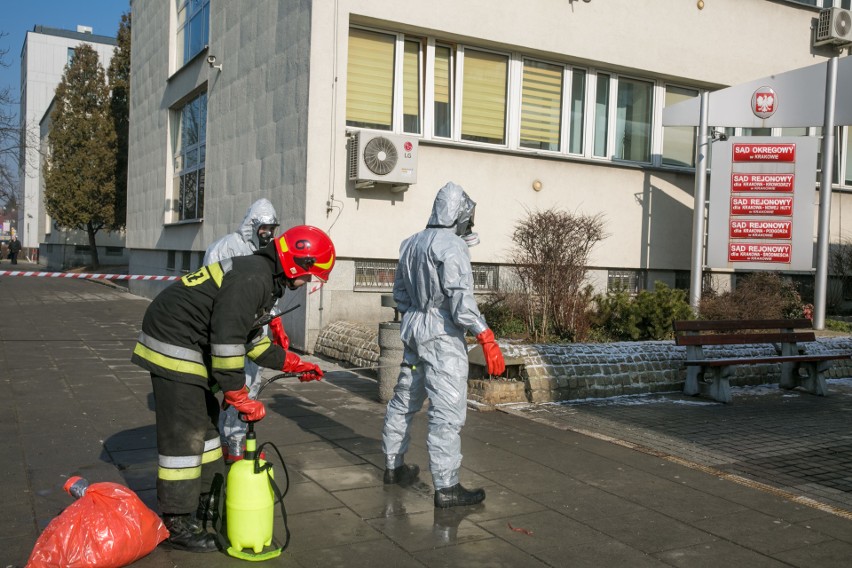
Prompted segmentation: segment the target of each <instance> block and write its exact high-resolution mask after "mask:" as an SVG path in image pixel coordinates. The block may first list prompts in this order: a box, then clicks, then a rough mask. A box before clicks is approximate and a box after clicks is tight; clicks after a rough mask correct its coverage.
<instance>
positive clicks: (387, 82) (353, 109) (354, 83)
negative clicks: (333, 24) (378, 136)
mask: <svg viewBox="0 0 852 568" xmlns="http://www.w3.org/2000/svg"><path fill="white" fill-rule="evenodd" d="M395 46H396V36H394V35H390V34H383V33H377V32H371V31H366V30H360V29H357V28H352V29H350V30H349V62H348V64H347V76H348V79H347V84H346V124H347V125H348V126H359V127H363V128H374V129H376V130H392V129H393V82H394V52H395Z"/></svg>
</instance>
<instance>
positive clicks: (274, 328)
mask: <svg viewBox="0 0 852 568" xmlns="http://www.w3.org/2000/svg"><path fill="white" fill-rule="evenodd" d="M269 331H270V332H271V333H272V343H274V344H275V345H277V346H279V347H281V348H282V349H284V350H286V349H288V348H289V347H290V338H289V337H287V332H286V331H284V324H283V323H281V318H280V317H279V318H273V319H272V321H270V322H269Z"/></svg>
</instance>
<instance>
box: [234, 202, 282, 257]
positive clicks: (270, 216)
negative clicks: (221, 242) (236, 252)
mask: <svg viewBox="0 0 852 568" xmlns="http://www.w3.org/2000/svg"><path fill="white" fill-rule="evenodd" d="M261 225H276V226H277V225H278V216H277V215H276V214H275V207H273V206H272V202H270V201H269V200H268V199H266V198H261V199H258V200H257V201H255V202H254V203H252V204H251V205H250V206H249V208H248V210H247V211H246V218H245V219H243V222H242V224H241V225H240V228H239V229H237V232H238V233H239V234H240V236H242V238H243V240H244V241H245V242H247V243H251V244H252V245H254V247H253V248H254V250H259V249H261V248H263V247H264V246H265V245H266V243H261V242H260V240H259V239H258V235H257V230H258V229H259V228H260V227H261Z"/></svg>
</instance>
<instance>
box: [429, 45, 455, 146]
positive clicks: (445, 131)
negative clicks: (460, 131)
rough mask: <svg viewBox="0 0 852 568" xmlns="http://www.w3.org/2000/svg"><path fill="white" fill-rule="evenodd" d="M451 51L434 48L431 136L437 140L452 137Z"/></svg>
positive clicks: (440, 46)
mask: <svg viewBox="0 0 852 568" xmlns="http://www.w3.org/2000/svg"><path fill="white" fill-rule="evenodd" d="M453 73H454V68H453V50H452V49H451V48H449V47H447V46H445V45H436V46H435V87H434V89H435V91H434V94H435V108H434V113H435V116H434V118H433V124H434V131H433V134H434V135H435V136H437V137H439V138H450V137H451V136H452V135H453V89H454V87H453V85H454V83H453Z"/></svg>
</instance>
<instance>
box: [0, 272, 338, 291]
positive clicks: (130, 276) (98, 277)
mask: <svg viewBox="0 0 852 568" xmlns="http://www.w3.org/2000/svg"><path fill="white" fill-rule="evenodd" d="M0 276H34V277H36V278H79V279H84V280H147V281H171V280H180V276H149V275H145V274H92V273H86V272H36V271H32V270H0ZM320 288H322V282H320V283H318V284H316V285H315V286H314V287H313V288H311V289H310V290H308V294H313V293H314V292H316V291H317V290H319V289H320Z"/></svg>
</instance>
